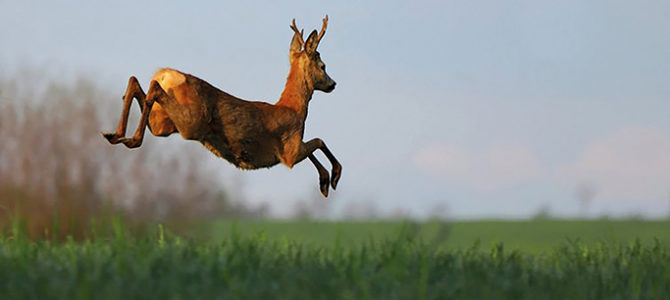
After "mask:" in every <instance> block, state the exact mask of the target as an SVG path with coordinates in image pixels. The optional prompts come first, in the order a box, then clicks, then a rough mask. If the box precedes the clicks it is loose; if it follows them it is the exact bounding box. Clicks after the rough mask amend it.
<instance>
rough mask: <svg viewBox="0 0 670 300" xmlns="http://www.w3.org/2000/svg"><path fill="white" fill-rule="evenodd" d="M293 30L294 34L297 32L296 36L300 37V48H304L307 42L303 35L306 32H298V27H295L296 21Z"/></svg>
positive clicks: (293, 23) (292, 25)
mask: <svg viewBox="0 0 670 300" xmlns="http://www.w3.org/2000/svg"><path fill="white" fill-rule="evenodd" d="M291 29H293V32H295V34H297V35H298V36H300V40H299V42H300V48H302V47H303V46H304V45H305V40H304V39H303V38H302V33H303V32H304V31H305V30H304V29H303V30H298V26H296V25H295V19H293V22H292V24H291Z"/></svg>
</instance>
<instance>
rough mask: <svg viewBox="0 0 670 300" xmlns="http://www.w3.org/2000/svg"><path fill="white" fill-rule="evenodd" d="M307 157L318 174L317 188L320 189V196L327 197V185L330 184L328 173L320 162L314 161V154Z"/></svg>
mask: <svg viewBox="0 0 670 300" xmlns="http://www.w3.org/2000/svg"><path fill="white" fill-rule="evenodd" d="M307 157H309V160H310V161H312V164H314V166H315V167H316V170H317V171H318V172H319V187H320V188H321V194H323V196H324V197H328V184H329V183H330V176H328V171H327V170H326V168H324V167H323V165H322V164H321V162H319V160H318V159H316V156H314V154H310V155H308V156H307Z"/></svg>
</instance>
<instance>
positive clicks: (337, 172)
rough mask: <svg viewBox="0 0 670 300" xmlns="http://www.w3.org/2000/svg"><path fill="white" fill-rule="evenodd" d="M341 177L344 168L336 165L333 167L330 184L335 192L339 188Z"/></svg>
mask: <svg viewBox="0 0 670 300" xmlns="http://www.w3.org/2000/svg"><path fill="white" fill-rule="evenodd" d="M340 176H342V166H340V165H335V166H334V167H333V175H331V182H330V184H331V185H332V186H333V190H334V189H336V188H337V182H338V181H340Z"/></svg>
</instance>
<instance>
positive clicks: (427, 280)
mask: <svg viewBox="0 0 670 300" xmlns="http://www.w3.org/2000/svg"><path fill="white" fill-rule="evenodd" d="M412 236H413V235H412V234H408V233H407V232H403V231H401V232H399V233H398V234H397V235H396V236H394V237H393V238H387V239H385V240H383V241H373V240H372V239H371V241H370V242H369V243H366V244H362V245H358V246H343V245H342V244H341V243H340V242H339V241H338V240H337V239H335V240H333V243H332V245H330V246H314V245H308V244H303V243H299V242H295V241H291V240H288V239H284V240H270V239H268V237H267V236H266V235H265V233H263V232H259V233H257V234H256V235H254V236H251V237H245V236H242V235H239V234H236V233H235V232H233V233H232V234H231V235H230V237H229V238H226V239H224V240H220V241H217V242H208V243H199V242H194V241H189V240H185V239H183V238H181V237H179V236H175V235H172V234H170V233H168V232H166V230H164V228H163V227H159V228H158V229H156V230H154V232H153V233H152V234H151V235H150V236H148V237H135V236H133V235H130V234H128V232H127V230H125V228H124V227H123V226H122V225H121V224H119V226H118V227H117V228H115V230H113V231H111V232H109V234H108V235H106V236H96V237H92V238H90V239H87V240H85V241H83V242H79V243H78V242H75V241H73V240H72V239H69V240H66V241H64V242H62V243H53V242H50V241H41V242H30V241H29V240H28V239H26V238H25V237H22V236H21V235H18V236H14V235H12V234H8V235H6V236H4V237H2V238H0V295H3V299H25V298H31V299H49V298H60V299H91V298H95V299H138V298H142V299H147V298H160V299H187V298H196V299H221V298H233V299H324V298H342V299H444V298H455V299H464V298H478V299H482V298H484V299H594V298H595V299H639V298H647V299H648V298H651V299H661V298H664V297H666V296H667V295H669V294H670V280H669V279H670V252H668V249H667V248H665V247H664V246H662V245H661V244H660V243H656V244H655V245H651V246H643V245H641V244H640V243H632V244H629V245H622V244H599V245H596V246H585V245H582V244H580V243H578V242H572V243H565V244H563V245H562V246H558V247H556V248H555V249H553V250H552V251H550V252H547V253H544V254H541V255H530V254H525V253H522V252H518V251H507V250H506V249H505V247H504V245H503V244H495V245H493V246H491V247H490V248H483V247H480V246H478V245H475V246H473V247H471V248H469V249H464V250H439V249H438V248H435V247H431V246H430V245H429V244H428V243H424V242H422V241H421V240H416V239H414V238H412Z"/></svg>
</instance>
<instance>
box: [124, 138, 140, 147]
mask: <svg viewBox="0 0 670 300" xmlns="http://www.w3.org/2000/svg"><path fill="white" fill-rule="evenodd" d="M120 141H121V142H122V143H123V144H124V145H126V147H128V148H131V149H132V148H137V147H139V146H142V140H140V139H134V138H121V139H120Z"/></svg>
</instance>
